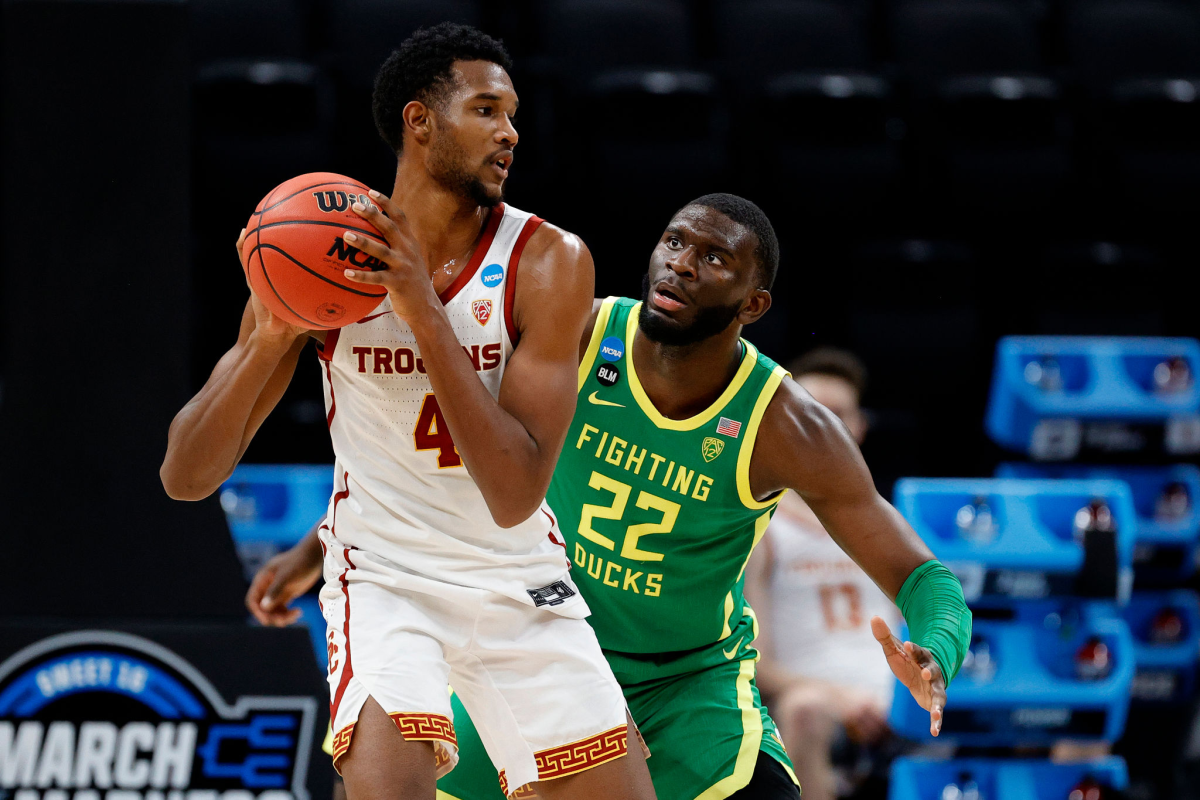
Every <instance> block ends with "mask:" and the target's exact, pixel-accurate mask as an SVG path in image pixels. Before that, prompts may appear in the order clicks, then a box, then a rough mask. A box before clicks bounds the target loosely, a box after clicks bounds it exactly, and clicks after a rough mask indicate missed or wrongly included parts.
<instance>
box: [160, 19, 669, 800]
mask: <svg viewBox="0 0 1200 800" xmlns="http://www.w3.org/2000/svg"><path fill="white" fill-rule="evenodd" d="M508 67H509V61H508V56H507V53H506V52H505V51H504V49H503V47H502V46H501V45H500V44H499V42H496V41H495V40H493V39H491V38H490V37H488V36H486V35H484V34H482V33H480V32H479V31H477V30H474V29H473V28H468V27H464V26H458V25H449V24H443V25H439V26H436V27H434V28H430V29H425V30H422V31H418V32H417V33H415V34H413V36H412V37H410V38H409V39H408V40H407V41H406V42H405V43H404V44H402V45H401V47H400V48H399V50H397V51H396V52H394V53H393V54H392V56H391V57H390V58H389V59H388V60H387V62H386V63H385V64H384V65H383V67H382V68H381V70H380V73H379V75H378V77H377V79H376V87H375V95H374V101H373V106H374V114H375V120H376V125H377V127H378V128H379V131H380V134H381V135H382V136H383V138H384V140H385V141H386V142H387V143H388V144H389V145H390V146H391V147H392V148H393V150H394V151H395V152H396V154H397V159H398V163H397V169H396V180H395V185H394V187H393V189H392V192H391V197H390V198H389V197H386V196H384V195H382V194H380V193H377V192H374V191H373V192H372V193H371V197H372V199H373V201H374V203H373V204H371V205H368V206H363V205H361V204H356V205H355V207H354V208H355V210H356V211H357V212H358V213H359V214H361V215H362V216H363V217H364V218H365V219H366V220H368V221H369V222H371V223H372V224H373V225H374V226H375V227H376V228H378V229H379V230H380V232H381V233H383V234H384V236H385V237H386V239H387V245H386V246H384V245H377V244H375V243H373V242H372V243H368V242H364V241H363V237H357V236H355V235H354V234H353V233H352V232H349V231H347V232H345V235H344V237H343V238H344V239H345V241H346V242H347V243H349V244H350V245H352V246H353V247H356V248H360V249H361V250H362V251H364V252H366V253H368V254H369V255H371V256H374V257H376V258H378V259H379V260H380V261H381V262H382V264H383V265H384V266H383V267H381V268H379V269H378V270H377V271H375V272H362V271H361V270H347V276H348V277H351V278H354V279H356V280H360V281H362V282H364V283H375V284H378V285H381V286H385V287H386V288H387V290H388V294H387V296H386V298H385V299H384V300H383V301H382V302H381V303H380V305H379V307H378V308H376V309H375V310H374V311H373V312H372V313H371V314H369V315H368V316H367V317H366V318H365V319H363V320H362V321H361V322H359V323H357V324H354V325H349V326H347V327H345V328H342V329H340V330H336V331H329V332H327V333H321V332H310V331H303V330H300V329H298V328H295V327H293V326H291V325H288V324H285V323H283V322H282V321H280V320H279V319H278V318H276V317H274V316H273V315H272V314H271V312H270V311H269V310H268V309H267V308H266V306H264V305H263V304H262V303H261V302H260V301H259V299H258V298H257V297H254V296H253V294H252V295H251V298H250V301H249V303H248V304H247V306H246V311H245V314H244V315H243V319H242V326H241V332H240V334H239V337H238V341H237V344H236V345H235V346H234V347H233V348H232V349H231V350H230V351H229V352H228V353H227V354H226V355H225V356H224V357H223V358H222V359H221V360H220V362H219V363H218V364H217V366H216V368H215V369H214V371H213V374H212V376H211V377H210V378H209V381H208V383H207V384H206V385H205V386H204V388H203V389H202V390H201V391H200V393H199V394H198V395H197V396H196V397H195V398H193V400H192V401H191V402H189V403H188V404H187V405H186V406H185V407H184V409H183V410H182V411H180V413H179V414H178V415H177V416H176V418H175V421H174V422H173V423H172V425H171V431H170V436H169V445H168V452H167V457H166V459H165V461H164V463H163V467H162V470H161V474H162V478H163V483H164V486H165V487H166V489H167V491H168V493H169V494H170V495H171V496H172V497H176V498H179V499H189V500H191V499H200V498H202V497H206V496H207V495H209V494H211V493H212V492H213V491H214V490H216V489H217V488H218V486H219V485H220V484H221V482H222V481H224V480H225V479H226V478H227V477H228V476H229V475H230V473H231V472H232V470H233V468H234V466H235V465H236V464H237V462H238V460H239V459H240V458H241V455H242V454H243V453H244V452H245V449H246V447H247V446H248V444H249V443H250V440H251V438H252V437H253V435H254V433H255V431H256V430H257V429H258V427H259V426H260V425H261V424H262V422H263V420H264V419H265V418H266V416H267V415H268V414H269V413H270V411H271V409H272V408H273V407H274V406H275V404H276V403H277V402H278V400H279V398H280V397H281V396H282V394H283V392H284V390H285V389H286V387H287V385H288V383H289V381H290V380H291V376H292V374H293V372H294V369H295V366H296V363H297V360H298V358H299V356H300V351H301V350H302V349H303V348H304V346H305V343H306V342H307V340H308V339H309V338H313V339H316V340H317V349H318V351H319V356H320V360H321V370H322V372H323V374H324V377H325V393H326V408H327V415H328V422H329V429H330V435H331V438H332V440H333V446H334V452H335V455H336V459H337V460H336V475H335V483H334V494H333V496H332V498H331V500H330V504H329V509H328V512H327V517H326V522H325V524H324V525H322V529H321V532H320V540H321V546H322V551H323V553H324V557H325V562H324V577H325V586H324V589H323V590H322V593H321V602H322V608H323V612H324V615H325V619H326V621H327V623H328V626H329V627H328V636H327V639H328V648H329V686H330V698H331V703H330V712H331V714H330V715H331V718H332V726H333V731H334V764H335V766H336V767H337V768H338V770H339V771H340V772H341V774H342V776H343V777H344V779H345V785H346V792H347V796H348V797H349V798H350V800H375V798H428V799H429V800H433V798H434V796H435V781H436V779H437V777H438V776H439V775H441V774H444V773H445V772H447V771H449V770H450V769H452V768H453V766H454V764H455V763H456V761H457V757H458V755H457V745H456V740H455V734H454V726H453V720H452V719H451V711H450V699H449V697H448V694H447V688H446V687H447V683H448V682H452V683H453V685H454V687H455V690H456V692H457V693H458V695H459V696H460V698H461V699H462V701H463V703H464V705H465V706H466V707H467V708H468V709H469V710H470V713H471V716H472V717H473V719H474V721H475V725H476V727H477V728H479V730H480V733H481V735H482V738H483V740H484V742H485V745H486V748H487V750H488V754H489V756H490V757H491V759H492V761H493V763H494V764H495V765H496V767H497V769H498V770H501V771H502V772H501V776H503V777H502V778H501V780H502V781H503V780H504V779H505V778H506V779H507V783H508V785H509V786H512V787H520V786H522V785H524V784H527V783H532V782H536V781H540V783H538V792H539V793H540V794H541V795H542V796H544V797H547V798H552V799H553V798H560V797H561V798H566V797H570V798H602V797H603V798H629V799H630V800H634V799H635V798H636V800H643V799H645V798H653V797H654V790H653V788H652V787H651V784H650V778H649V774H648V772H647V770H646V765H645V761H644V754H643V751H642V749H641V747H640V745H639V744H638V742H639V740H638V739H637V734H636V730H635V729H634V728H633V726H632V723H631V722H629V721H628V716H627V712H626V709H625V702H624V698H623V696H622V694H621V690H620V687H619V686H618V685H617V682H616V680H615V679H614V677H613V675H612V671H611V670H610V668H609V667H608V665H607V663H606V661H605V659H604V657H603V655H602V654H601V651H600V648H599V646H598V645H597V643H596V639H595V636H594V634H593V633H592V630H591V628H590V627H589V626H588V625H587V623H586V622H585V621H584V619H583V618H584V617H586V616H587V614H588V613H589V612H588V608H587V606H586V604H585V603H584V602H583V600H582V598H581V597H580V596H579V594H578V591H577V590H576V588H575V586H574V584H573V583H572V581H571V578H570V576H569V575H568V572H567V570H568V568H569V564H568V561H567V558H566V555H565V552H564V548H563V546H562V538H561V536H560V535H559V533H558V530H557V526H556V522H555V519H554V516H553V514H552V513H550V511H549V509H548V507H547V506H546V505H545V494H546V490H547V486H548V485H549V481H550V475H551V472H552V470H553V469H554V465H555V462H556V460H557V458H558V454H559V451H560V450H561V448H562V444H563V439H564V436H565V434H566V431H567V427H568V425H569V423H570V421H571V417H572V414H573V412H574V407H575V397H576V381H577V374H576V373H577V353H576V349H577V343H578V341H579V338H580V335H581V333H582V331H583V328H584V326H585V324H586V323H587V320H588V316H589V313H590V310H591V304H592V294H593V266H592V260H591V257H590V255H589V254H588V251H587V249H586V248H585V247H584V245H583V243H582V242H581V241H580V240H579V239H578V238H577V237H575V236H573V235H572V234H569V233H567V232H565V231H563V230H561V229H559V228H556V227H554V226H552V225H549V224H541V223H542V221H541V220H540V219H538V218H536V217H534V216H532V215H530V214H528V213H525V212H522V211H518V210H517V209H514V208H511V207H508V206H506V205H504V204H503V203H502V202H501V198H502V195H503V188H504V183H505V180H506V178H507V177H508V168H509V166H510V164H511V163H512V159H513V148H514V147H515V145H516V143H517V133H516V130H515V128H514V127H513V121H512V118H513V116H514V114H515V113H516V109H517V96H516V93H515V91H514V90H513V87H512V82H511V80H510V79H509V76H508V72H507V70H508ZM240 250H241V241H240V240H239V252H240ZM518 273H519V277H518ZM630 744H632V745H633V748H632V753H633V755H632V757H624V756H625V754H626V752H627V750H628V746H629V745H630Z"/></svg>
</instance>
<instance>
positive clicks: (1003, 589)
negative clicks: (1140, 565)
mask: <svg viewBox="0 0 1200 800" xmlns="http://www.w3.org/2000/svg"><path fill="white" fill-rule="evenodd" d="M1096 498H1101V499H1103V500H1104V502H1105V503H1106V504H1107V505H1108V507H1109V509H1110V511H1111V514H1112V520H1113V522H1114V523H1115V524H1114V526H1113V527H1115V534H1114V535H1112V536H1111V538H1106V537H1103V536H1099V535H1096V534H1093V533H1083V534H1081V533H1079V532H1078V531H1076V529H1075V528H1076V515H1077V513H1078V512H1079V511H1080V509H1082V508H1085V507H1087V506H1088V505H1089V503H1090V502H1092V501H1093V500H1094V499H1096ZM977 500H978V501H982V502H980V503H979V505H978V508H979V509H980V511H979V513H980V514H982V513H984V512H983V511H982V508H983V507H984V506H986V507H987V512H986V513H988V515H989V516H990V521H989V522H987V523H983V522H982V520H975V519H974V516H973V515H972V516H971V518H970V519H968V520H963V519H962V514H963V513H964V509H971V510H972V512H974V509H976V505H975V503H976V501H977ZM894 502H895V505H896V508H897V510H899V511H900V513H901V514H903V515H904V518H905V519H906V520H908V522H909V524H910V525H912V527H913V530H915V531H916V532H917V535H919V536H920V537H921V538H922V539H923V540H924V541H925V544H926V545H928V546H929V549H930V550H932V551H933V553H934V555H936V556H937V557H938V558H939V559H941V560H942V561H944V562H945V563H946V564H947V566H949V567H950V568H951V569H952V570H953V571H954V572H955V574H957V575H958V578H959V580H960V581H961V582H962V584H963V593H964V594H965V595H966V598H967V602H969V603H976V602H978V601H1000V602H1006V601H1010V600H1029V599H1041V598H1045V597H1051V596H1078V595H1083V594H1086V595H1089V596H1104V597H1107V598H1108V599H1110V600H1113V599H1118V598H1120V599H1125V598H1127V597H1128V593H1129V590H1130V588H1131V586H1132V577H1133V576H1132V567H1131V565H1132V561H1133V543H1134V536H1135V532H1136V530H1137V522H1136V515H1135V513H1134V506H1133V496H1132V494H1131V493H1130V491H1129V486H1128V485H1127V484H1125V483H1123V482H1121V481H1113V480H1090V481H1082V480H1077V481H1069V480H1034V479H1026V480H1021V479H1016V478H942V479H936V478H905V479H903V480H901V481H899V482H897V484H896V489H895V497H894ZM979 524H982V525H983V527H984V529H983V530H978V529H977V528H975V527H974V526H975V525H979Z"/></svg>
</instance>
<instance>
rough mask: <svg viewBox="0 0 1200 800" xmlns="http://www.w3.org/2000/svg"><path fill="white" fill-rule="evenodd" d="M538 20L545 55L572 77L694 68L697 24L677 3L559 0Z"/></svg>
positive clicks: (545, 6) (544, 8) (660, 0)
mask: <svg viewBox="0 0 1200 800" xmlns="http://www.w3.org/2000/svg"><path fill="white" fill-rule="evenodd" d="M538 15H539V18H540V19H539V27H540V29H541V32H542V38H543V42H544V45H545V47H544V49H545V52H546V53H547V55H549V56H550V57H551V58H552V59H553V61H554V66H555V68H556V69H558V70H560V71H562V72H563V73H564V74H567V75H570V76H576V77H578V76H588V75H592V74H595V73H598V72H605V71H608V70H615V69H629V68H655V69H664V68H666V69H684V68H686V67H688V66H690V65H691V63H692V59H693V55H694V53H693V48H692V36H693V32H694V31H693V26H692V20H691V18H690V16H689V14H688V10H687V8H686V6H685V5H684V4H683V3H681V2H677V0H556V2H546V3H542V4H541V5H540V6H539V9H538Z"/></svg>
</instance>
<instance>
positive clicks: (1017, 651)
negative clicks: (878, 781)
mask: <svg viewBox="0 0 1200 800" xmlns="http://www.w3.org/2000/svg"><path fill="white" fill-rule="evenodd" d="M906 635H907V631H905V632H902V634H901V636H902V637H903V636H906ZM984 642H986V644H987V662H986V664H985V663H984V662H983V659H982V657H981V656H975V655H972V656H968V658H979V659H980V660H979V661H978V662H976V666H975V668H972V667H971V665H970V664H969V663H967V664H965V665H964V668H963V670H962V671H961V672H959V674H958V676H957V677H956V678H955V679H954V682H953V684H952V685H951V687H950V689H951V694H950V701H949V702H948V704H947V706H946V713H945V717H944V722H943V726H942V731H941V734H940V736H939V738H938V741H948V742H951V743H955V744H959V745H966V746H977V747H1018V746H1038V745H1040V746H1048V745H1049V744H1051V743H1052V742H1054V741H1057V740H1059V739H1064V738H1067V739H1074V740H1080V741H1109V742H1111V741H1116V740H1117V739H1118V738H1120V736H1121V732H1122V731H1123V730H1124V728H1125V719H1126V716H1127V714H1128V711H1129V690H1130V686H1131V685H1132V683H1133V676H1134V672H1135V660H1134V649H1133V638H1132V637H1131V636H1130V633H1129V626H1128V625H1126V623H1125V621H1124V620H1122V619H1121V618H1120V617H1119V616H1118V615H1117V614H1116V611H1115V609H1114V608H1113V606H1112V604H1111V603H1103V602H1085V603H1074V602H1062V603H1056V602H1040V603H1023V604H1020V605H1017V606H1016V607H1015V608H1013V609H1012V610H1011V616H1009V617H1008V618H996V617H994V616H993V617H988V618H981V617H980V616H979V615H978V614H977V615H976V619H975V623H974V636H973V640H972V648H973V653H980V654H982V652H983V650H982V644H983V643H984ZM1093 642H1096V643H1098V644H1099V645H1103V647H1104V648H1106V650H1105V651H1104V652H1106V654H1107V659H1108V665H1109V666H1108V669H1107V671H1106V672H1102V673H1097V674H1095V675H1092V676H1090V677H1086V678H1085V677H1081V676H1080V675H1079V674H1078V673H1077V671H1076V654H1077V653H1078V652H1079V650H1080V649H1081V648H1083V647H1085V646H1091V643H1093ZM888 721H889V724H890V725H891V727H892V729H893V730H895V731H896V732H897V733H899V734H900V735H902V736H904V737H906V738H909V739H914V740H917V741H921V742H932V741H933V736H931V735H930V733H929V712H928V711H926V710H925V709H923V708H921V707H920V706H919V705H917V702H916V701H915V700H913V698H912V695H911V694H909V692H908V691H907V690H906V689H905V688H904V687H903V686H900V685H897V687H896V693H895V699H894V700H893V702H892V708H891V713H890V715H889V720H888Z"/></svg>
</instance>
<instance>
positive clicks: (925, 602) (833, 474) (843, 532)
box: [750, 380, 970, 736]
mask: <svg viewBox="0 0 1200 800" xmlns="http://www.w3.org/2000/svg"><path fill="white" fill-rule="evenodd" d="M750 488H751V492H752V493H753V494H754V496H755V497H757V498H763V497H766V496H768V495H770V494H771V493H773V492H776V491H779V490H781V489H785V488H786V489H793V490H795V491H796V492H797V493H798V494H799V495H800V496H801V497H802V498H803V499H804V501H805V502H807V503H808V505H809V507H810V508H811V509H812V510H813V512H814V513H815V514H816V515H817V518H818V519H819V520H820V521H821V524H822V525H823V526H824V527H825V530H826V531H828V532H829V535H830V536H832V537H833V539H834V541H836V542H837V543H838V545H840V546H841V548H842V549H843V550H844V551H846V553H847V554H848V555H849V556H850V557H851V558H853V559H854V561H855V562H857V563H858V565H859V566H860V567H862V568H863V570H864V571H865V572H866V573H867V574H868V575H870V576H871V579H872V580H873V581H875V584H876V585H877V586H879V588H880V589H882V590H883V591H884V592H885V593H886V594H887V596H888V597H890V598H891V599H892V600H893V601H895V600H896V599H897V596H898V595H899V594H900V593H901V589H902V588H906V589H907V591H909V596H908V597H909V599H908V600H907V601H906V602H907V610H905V614H906V616H907V615H908V614H909V612H910V611H912V612H913V613H916V614H919V615H920V616H919V617H918V619H917V620H916V621H914V620H913V619H909V622H910V624H911V625H912V626H913V636H914V638H919V637H921V636H926V637H928V638H925V639H923V640H922V641H921V643H920V644H918V643H915V642H911V641H910V642H901V641H900V640H899V639H897V638H896V637H895V636H894V635H893V634H892V633H891V631H890V630H889V629H888V626H887V623H886V622H884V620H882V619H881V618H879V617H875V618H873V619H872V620H871V632H872V634H873V635H874V636H875V639H876V640H877V641H878V642H879V644H880V646H881V648H882V651H883V655H884V656H885V657H886V658H887V661H888V666H890V667H891V669H892V672H893V673H895V675H896V677H897V678H899V679H900V680H901V682H903V683H904V685H905V686H907V687H908V689H909V691H911V692H912V694H913V697H914V698H915V699H916V700H917V702H918V703H919V704H920V705H921V706H922V708H925V709H927V710H928V711H929V720H930V721H929V731H930V733H931V734H933V735H934V736H937V735H938V732H939V731H940V730H941V726H942V711H943V709H944V708H945V706H946V684H947V683H948V680H949V678H951V677H953V674H954V671H955V670H957V668H958V664H959V663H961V660H962V658H961V656H962V655H963V654H964V653H965V652H966V646H967V642H969V641H970V612H969V611H968V610H967V607H966V604H965V603H964V602H963V599H962V591H961V590H960V589H959V587H958V584H957V581H954V578H953V576H952V575H949V572H948V570H946V569H945V567H944V566H942V565H941V564H940V563H937V562H933V563H929V562H932V561H933V553H931V552H930V551H929V548H928V547H926V546H925V543H924V542H922V541H921V539H920V538H919V537H918V536H917V534H916V532H915V531H913V529H912V528H911V527H909V525H908V523H907V522H905V521H904V518H903V517H901V516H900V512H898V511H897V510H896V509H895V508H893V507H892V505H891V504H890V503H888V502H887V501H886V500H884V499H883V498H882V497H880V496H879V493H878V492H877V491H876V490H875V484H874V483H873V482H872V480H871V473H870V472H869V471H868V470H867V465H866V464H865V463H864V462H863V460H862V455H861V454H860V453H859V451H858V446H857V445H855V443H854V441H853V440H852V439H851V438H850V433H849V431H847V430H846V427H845V426H844V425H843V424H842V423H841V421H840V420H838V418H837V417H835V416H834V415H833V414H832V413H831V412H830V411H829V410H828V409H826V408H825V407H824V406H822V405H820V404H819V403H817V402H816V401H815V400H813V399H812V397H811V396H810V395H809V394H808V392H806V391H804V390H803V389H802V388H800V387H799V386H797V385H796V384H795V383H793V382H792V381H790V380H785V381H784V382H783V383H782V384H781V385H780V387H779V390H778V391H777V392H776V395H775V397H774V398H773V399H772V400H771V403H770V405H769V406H768V407H767V412H766V414H765V415H764V417H763V425H762V429H761V430H760V432H759V437H758V441H757V442H756V444H755V447H754V455H753V459H752V460H751V464H750ZM920 570H924V571H925V573H924V574H926V575H935V577H934V578H933V579H932V580H933V581H935V582H936V581H938V580H940V581H941V583H942V586H941V587H940V593H939V587H935V586H934V585H933V583H932V582H930V581H926V583H927V584H929V585H927V586H924V587H923V589H922V590H918V589H914V588H913V586H921V580H920V579H919V578H918V579H917V581H916V583H915V584H913V585H911V586H908V587H906V582H907V581H908V580H909V578H910V577H914V578H917V576H918V572H919V571H920ZM939 570H940V572H939ZM948 575H949V578H948V580H949V582H951V583H953V587H952V588H951V587H949V586H946V585H945V584H946V582H947V578H946V576H948ZM918 591H919V592H920V593H921V599H920V600H918V601H916V602H915V604H914V601H913V599H912V598H913V596H914V592H918ZM918 623H919V624H918ZM923 645H924V646H923ZM930 648H934V649H937V650H938V651H939V652H940V653H941V654H942V655H941V658H940V662H939V660H938V659H935V657H934V654H933V651H932V650H931V649H930ZM947 669H948V670H949V672H945V670H947Z"/></svg>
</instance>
